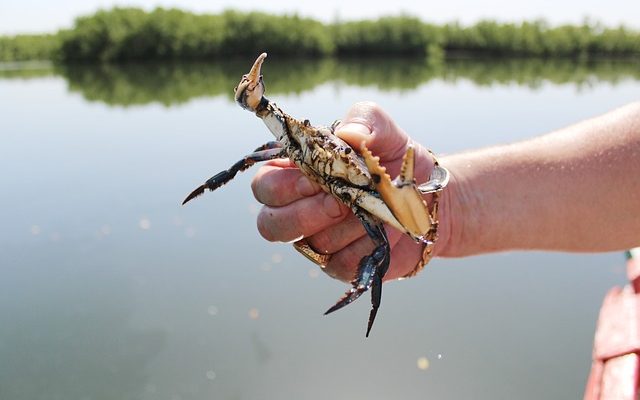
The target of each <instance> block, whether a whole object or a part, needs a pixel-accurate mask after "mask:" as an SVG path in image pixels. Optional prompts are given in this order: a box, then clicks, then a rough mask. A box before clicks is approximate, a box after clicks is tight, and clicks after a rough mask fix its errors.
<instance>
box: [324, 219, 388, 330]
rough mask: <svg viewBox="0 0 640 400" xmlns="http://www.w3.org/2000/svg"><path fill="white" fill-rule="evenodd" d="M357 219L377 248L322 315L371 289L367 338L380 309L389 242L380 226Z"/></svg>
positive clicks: (362, 261)
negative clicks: (349, 287) (376, 244)
mask: <svg viewBox="0 0 640 400" xmlns="http://www.w3.org/2000/svg"><path fill="white" fill-rule="evenodd" d="M358 217H360V219H361V220H362V222H363V224H364V226H365V229H366V230H367V233H368V234H369V236H370V237H371V238H372V239H373V240H374V241H375V242H376V243H378V246H377V247H376V248H375V249H374V250H373V253H371V254H370V255H368V256H365V257H362V260H360V264H359V267H358V273H357V274H356V278H355V279H354V280H353V281H351V289H349V290H348V291H347V292H346V293H345V294H344V296H343V297H342V298H341V299H340V300H338V302H337V303H336V304H334V305H333V306H332V307H331V308H329V309H328V310H327V311H326V312H325V313H324V315H327V314H330V313H332V312H334V311H337V310H339V309H341V308H342V307H344V306H346V305H348V304H350V303H352V302H353V301H354V300H356V299H357V298H358V297H360V296H361V295H362V294H363V293H364V292H366V291H367V290H369V289H371V312H370V313H369V322H368V324H367V334H366V336H367V337H369V332H371V327H372V326H373V322H374V321H375V319H376V315H377V314H378V308H380V302H381V299H382V278H383V277H384V275H385V274H386V272H387V269H388V268H389V261H390V254H391V249H390V248H389V242H388V240H387V237H386V234H385V233H384V228H383V227H382V225H377V224H376V225H373V226H372V225H370V222H371V220H370V217H368V216H366V215H362V216H361V215H358Z"/></svg>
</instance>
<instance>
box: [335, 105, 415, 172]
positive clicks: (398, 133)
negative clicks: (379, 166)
mask: <svg viewBox="0 0 640 400" xmlns="http://www.w3.org/2000/svg"><path fill="white" fill-rule="evenodd" d="M336 135H338V136H339V137H340V138H342V139H343V140H345V141H346V142H347V143H349V144H350V145H351V146H352V147H353V148H355V149H357V150H359V149H360V146H361V144H362V142H363V141H364V142H365V144H366V146H367V148H369V150H371V152H372V153H373V154H375V155H377V156H378V157H380V158H381V159H382V160H396V159H399V158H402V156H403V155H404V153H405V152H406V148H407V146H408V144H409V136H408V135H407V134H406V133H405V132H404V131H403V130H402V129H400V128H399V127H398V126H397V125H396V123H395V122H394V121H393V119H392V118H391V116H390V115H389V114H387V112H386V111H385V110H384V109H382V107H380V106H379V105H377V104H376V103H373V102H370V101H364V102H358V103H355V104H354V105H353V106H351V108H350V109H349V111H347V115H346V116H345V118H344V120H343V122H342V124H340V125H339V126H338V127H337V128H336Z"/></svg>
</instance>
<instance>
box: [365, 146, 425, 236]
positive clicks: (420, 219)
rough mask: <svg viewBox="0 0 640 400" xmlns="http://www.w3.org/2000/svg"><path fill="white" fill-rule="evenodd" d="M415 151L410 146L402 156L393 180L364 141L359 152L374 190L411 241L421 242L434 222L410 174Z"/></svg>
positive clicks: (411, 173)
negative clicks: (398, 169) (412, 239)
mask: <svg viewBox="0 0 640 400" xmlns="http://www.w3.org/2000/svg"><path fill="white" fill-rule="evenodd" d="M414 153H415V151H414V149H413V146H411V145H410V146H409V147H408V148H407V152H406V153H405V155H404V158H403V159H402V168H401V170H400V175H398V177H397V178H396V179H394V180H393V181H392V180H391V177H390V176H389V174H387V170H386V168H385V167H383V166H381V165H380V158H379V157H375V156H374V155H373V154H372V153H371V151H369V149H367V147H366V146H365V144H364V142H363V143H362V146H361V154H362V157H363V158H364V161H365V163H366V165H367V169H368V170H369V172H370V173H371V176H372V178H373V183H374V185H375V188H376V191H377V192H378V193H380V196H381V197H382V200H383V201H384V203H385V204H386V205H387V207H388V208H389V210H390V211H391V213H392V214H393V216H394V217H395V218H396V219H397V220H398V222H400V224H401V225H402V226H403V227H404V228H405V230H406V231H407V233H409V234H410V235H411V236H412V237H413V238H414V240H417V241H422V240H423V238H424V236H425V235H426V234H427V232H429V230H430V229H431V225H432V224H433V221H432V220H431V217H430V215H429V212H428V210H427V207H426V204H425V202H424V200H423V199H422V194H421V192H420V190H418V188H417V186H416V183H415V179H414V177H413V169H414V164H415V155H414Z"/></svg>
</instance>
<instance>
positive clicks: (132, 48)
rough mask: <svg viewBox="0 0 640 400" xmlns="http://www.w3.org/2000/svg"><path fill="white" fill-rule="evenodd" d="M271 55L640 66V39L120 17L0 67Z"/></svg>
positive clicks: (620, 32)
mask: <svg viewBox="0 0 640 400" xmlns="http://www.w3.org/2000/svg"><path fill="white" fill-rule="evenodd" d="M262 51H267V52H269V53H270V54H274V55H279V56H283V57H284V56H291V57H327V56H333V57H341V58H342V57H363V56H393V57H399V56H412V57H426V58H431V59H436V60H437V59H442V58H443V57H446V56H450V55H452V54H457V55H460V54H466V55H471V56H473V57H478V56H480V57H536V58H568V59H589V58H601V57H605V58H607V57H614V58H625V59H629V58H633V59H636V58H637V59H640V31H637V30H633V29H630V28H626V27H623V26H620V27H615V28H612V27H605V26H602V25H600V24H592V23H585V24H582V25H560V26H550V25H548V24H547V23H545V22H544V21H540V20H537V21H531V22H521V23H498V22H494V21H480V22H478V23H476V24H474V25H470V26H463V25H460V24H457V23H450V24H442V25H435V24H430V23H426V22H423V21H421V20H420V19H418V18H416V17H412V16H406V15H405V16H394V17H382V18H378V19H375V20H362V21H345V22H334V23H323V22H320V21H318V20H314V19H310V18H303V17H299V16H296V15H275V14H267V13H262V12H238V11H231V10H230V11H225V12H222V13H220V14H195V13H191V12H187V11H182V10H179V9H164V8H157V9H155V10H153V11H144V10H142V9H139V8H113V9H109V10H101V11H98V12H96V13H94V14H91V15H87V16H82V17H79V18H77V19H76V21H75V23H74V25H73V26H72V27H71V28H69V29H62V30H60V31H58V32H56V33H53V34H42V35H15V36H0V61H4V62H11V61H25V60H51V61H55V62H62V63H77V62H91V63H95V62H109V63H113V62H115V63H117V62H126V61H136V60H137V61H141V60H219V59H228V58H230V57H240V56H250V57H251V56H254V55H255V54H258V53H260V52H262Z"/></svg>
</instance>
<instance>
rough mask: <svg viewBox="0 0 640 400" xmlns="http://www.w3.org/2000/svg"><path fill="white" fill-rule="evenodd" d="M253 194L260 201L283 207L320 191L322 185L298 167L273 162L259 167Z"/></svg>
mask: <svg viewBox="0 0 640 400" xmlns="http://www.w3.org/2000/svg"><path fill="white" fill-rule="evenodd" d="M251 189H252V190H253V195H254V197H255V198H256V200H258V201H259V202H260V203H262V204H265V205H268V206H272V207H281V206H285V205H287V204H291V203H293V202H294V201H296V200H300V199H302V198H305V197H309V196H313V195H314V194H316V193H318V192H320V190H321V189H320V186H319V185H318V184H317V183H315V182H313V181H311V180H310V179H309V178H307V177H306V176H305V175H304V174H302V172H300V170H299V169H297V168H282V167H280V166H278V165H277V164H276V165H274V164H273V163H270V164H267V165H264V166H262V167H260V169H258V172H257V173H256V175H255V176H254V177H253V181H252V182H251Z"/></svg>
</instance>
